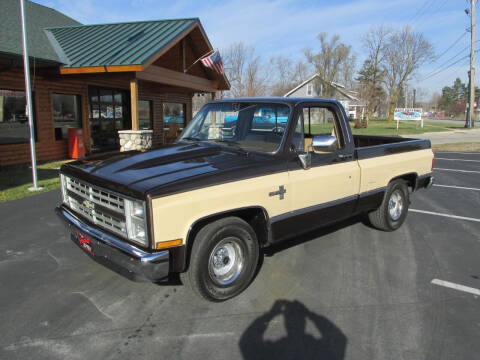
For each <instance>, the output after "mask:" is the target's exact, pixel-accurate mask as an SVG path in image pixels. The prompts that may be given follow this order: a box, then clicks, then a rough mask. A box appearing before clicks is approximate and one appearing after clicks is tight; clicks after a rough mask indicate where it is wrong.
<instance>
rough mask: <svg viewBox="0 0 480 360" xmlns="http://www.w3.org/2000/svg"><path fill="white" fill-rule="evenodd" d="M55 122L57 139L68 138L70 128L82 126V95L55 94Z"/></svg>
mask: <svg viewBox="0 0 480 360" xmlns="http://www.w3.org/2000/svg"><path fill="white" fill-rule="evenodd" d="M53 122H54V127H55V140H64V139H67V138H68V129H69V128H75V129H78V128H81V127H82V116H81V114H80V96H79V95H67V94H53Z"/></svg>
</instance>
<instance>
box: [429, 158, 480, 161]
mask: <svg viewBox="0 0 480 360" xmlns="http://www.w3.org/2000/svg"><path fill="white" fill-rule="evenodd" d="M435 160H449V161H470V162H480V160H467V159H447V158H437V157H436V158H435Z"/></svg>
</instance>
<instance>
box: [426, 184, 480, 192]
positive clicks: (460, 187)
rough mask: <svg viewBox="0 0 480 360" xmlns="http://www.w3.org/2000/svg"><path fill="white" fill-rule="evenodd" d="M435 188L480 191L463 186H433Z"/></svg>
mask: <svg viewBox="0 0 480 360" xmlns="http://www.w3.org/2000/svg"><path fill="white" fill-rule="evenodd" d="M433 186H438V187H445V188H452V189H461V190H474V191H480V189H477V188H471V187H463V186H453V185H440V184H433Z"/></svg>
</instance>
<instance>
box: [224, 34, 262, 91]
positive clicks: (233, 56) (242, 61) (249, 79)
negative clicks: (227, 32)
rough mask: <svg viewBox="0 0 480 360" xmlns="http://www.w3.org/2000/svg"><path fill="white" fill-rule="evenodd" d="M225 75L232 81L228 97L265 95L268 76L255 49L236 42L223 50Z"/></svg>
mask: <svg viewBox="0 0 480 360" xmlns="http://www.w3.org/2000/svg"><path fill="white" fill-rule="evenodd" d="M222 54H223V61H224V68H225V75H226V76H227V78H228V79H229V81H230V91H229V93H228V95H231V96H234V97H241V96H260V95H264V94H265V89H266V80H267V78H266V75H265V72H264V71H263V65H262V63H261V61H260V58H259V57H258V56H256V55H255V48H254V47H253V46H247V45H245V44H244V43H243V42H236V43H233V44H232V45H230V46H229V47H228V48H226V49H224V50H222Z"/></svg>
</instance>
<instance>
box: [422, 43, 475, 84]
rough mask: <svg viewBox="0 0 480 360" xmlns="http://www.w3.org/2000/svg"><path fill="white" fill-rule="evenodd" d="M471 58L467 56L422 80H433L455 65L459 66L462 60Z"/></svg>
mask: <svg viewBox="0 0 480 360" xmlns="http://www.w3.org/2000/svg"><path fill="white" fill-rule="evenodd" d="M478 51H480V50H477V51H475V52H478ZM469 57H470V55H466V56H464V57H462V58H460V59H458V60H457V61H455V62H453V63H451V64H449V65H448V66H446V67H445V68H443V69H440V70H438V71H436V72H434V73H431V74H429V75H427V76H426V77H424V78H423V79H422V81H425V80H427V79H430V78H432V77H434V76H436V75H438V74H440V73H442V72H444V71H445V70H448V69H450V68H451V67H452V66H453V65H456V64H458V63H459V62H460V61H462V60H464V59H467V58H469Z"/></svg>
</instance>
